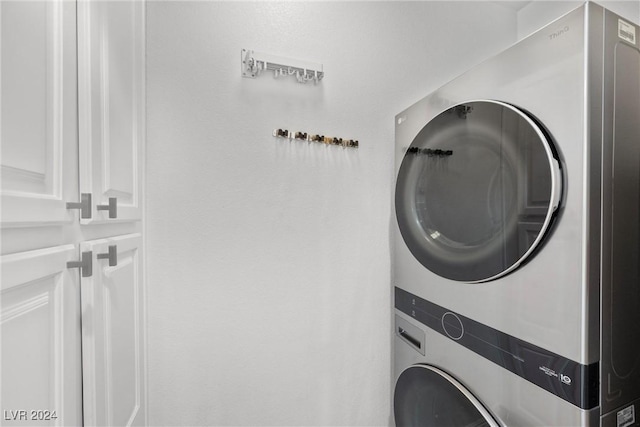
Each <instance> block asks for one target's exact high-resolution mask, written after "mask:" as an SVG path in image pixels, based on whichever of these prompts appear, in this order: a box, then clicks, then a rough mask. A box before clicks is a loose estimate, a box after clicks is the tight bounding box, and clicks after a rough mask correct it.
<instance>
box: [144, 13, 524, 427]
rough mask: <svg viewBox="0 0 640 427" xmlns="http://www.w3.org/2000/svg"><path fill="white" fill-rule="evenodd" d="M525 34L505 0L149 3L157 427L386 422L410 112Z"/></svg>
mask: <svg viewBox="0 0 640 427" xmlns="http://www.w3.org/2000/svg"><path fill="white" fill-rule="evenodd" d="M515 38H516V17H515V11H514V10H510V9H508V8H504V7H502V6H500V5H497V4H495V3H492V2H471V3H464V2H406V3H405V2H284V3H276V2H258V3H249V2H153V1H152V2H148V3H147V43H148V47H147V55H148V58H147V78H148V80H147V94H148V99H147V114H148V118H147V125H148V130H147V136H148V141H147V153H148V158H147V240H146V242H147V246H146V248H147V259H148V263H147V265H148V307H149V339H148V347H149V414H150V423H151V424H152V425H350V426H353V425H386V424H387V423H388V422H389V416H390V411H391V409H390V404H389V402H390V383H391V378H390V375H391V374H390V369H391V360H390V358H391V349H390V342H391V339H390V334H391V328H390V322H391V320H390V318H391V311H390V293H391V292H390V283H389V282H390V248H389V221H390V209H391V193H392V182H393V170H392V169H393V138H394V135H393V132H394V115H395V114H396V113H398V112H399V111H401V110H402V109H404V108H406V107H408V106H409V105H410V104H412V103H413V102H415V101H417V100H419V99H420V98H422V97H423V96H424V95H426V94H427V93H428V92H430V91H431V90H433V89H435V88H436V87H438V86H440V85H441V84H443V83H445V82H446V81H448V80H449V79H451V78H453V77H454V76H456V75H457V74H459V73H461V72H463V71H465V70H466V69H467V68H469V67H471V66H472V65H474V64H476V63H478V62H480V61H481V60H483V59H485V58H486V57H488V56H490V55H492V54H494V53H497V52H498V51H500V50H501V49H502V48H504V47H506V46H508V45H509V44H511V43H512V42H513V41H515ZM241 48H247V49H252V50H256V51H259V52H265V53H270V54H275V55H281V56H287V57H291V58H297V59H303V60H308V61H312V62H319V63H322V64H324V71H325V73H326V77H325V79H324V80H323V81H322V82H321V83H320V84H318V85H313V84H308V85H301V84H298V83H296V82H295V80H294V79H292V78H279V79H274V78H273V77H272V75H270V74H269V73H267V74H266V75H263V76H260V77H259V78H257V79H255V80H253V79H246V78H242V77H241V76H240V50H241ZM274 128H287V129H290V130H294V131H296V130H300V131H309V132H312V133H322V134H324V135H331V136H337V137H345V138H353V139H358V140H359V141H360V148H359V149H357V150H354V149H342V148H339V147H331V146H324V145H320V144H307V143H300V142H287V141H284V140H281V139H276V138H273V137H272V136H271V132H272V130H273V129H274Z"/></svg>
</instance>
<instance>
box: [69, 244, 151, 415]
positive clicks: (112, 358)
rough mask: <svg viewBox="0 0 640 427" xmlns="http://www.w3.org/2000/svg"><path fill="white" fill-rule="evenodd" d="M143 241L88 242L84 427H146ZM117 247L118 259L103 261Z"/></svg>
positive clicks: (84, 246)
mask: <svg viewBox="0 0 640 427" xmlns="http://www.w3.org/2000/svg"><path fill="white" fill-rule="evenodd" d="M141 242H142V239H141V235H140V234H130V235H125V236H118V237H114V238H108V239H100V240H93V241H89V242H83V243H82V244H81V250H82V251H83V252H84V251H92V252H93V261H94V263H93V275H92V276H91V277H83V278H82V279H81V280H82V357H83V361H82V368H83V395H84V424H85V426H95V425H100V426H105V425H108V426H125V425H126V426H129V425H144V424H145V422H146V421H145V391H144V390H145V384H144V381H145V374H144V373H145V366H144V327H143V323H144V303H143V301H144V291H143V283H142V253H141ZM109 246H115V247H116V248H115V253H114V254H117V256H116V257H115V258H114V259H113V261H115V263H114V262H112V263H111V264H116V265H109V264H110V260H109V259H106V258H102V257H103V256H107V254H108V253H109Z"/></svg>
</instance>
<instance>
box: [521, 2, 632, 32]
mask: <svg viewBox="0 0 640 427" xmlns="http://www.w3.org/2000/svg"><path fill="white" fill-rule="evenodd" d="M583 3H584V2H583V1H532V2H531V3H529V4H527V5H526V6H525V7H523V8H522V9H520V10H519V11H518V15H517V16H518V39H522V38H524V37H526V36H528V35H529V34H531V33H532V32H534V31H536V30H537V29H539V28H542V27H544V26H545V25H547V24H548V23H550V22H552V21H554V20H555V19H557V18H559V17H560V16H562V15H564V14H565V13H567V12H569V11H571V10H573V9H575V8H576V7H579V6H580V5H581V4H583ZM596 3H598V4H600V5H602V6H604V7H606V8H608V9H610V10H611V11H612V12H614V13H617V14H618V15H620V16H622V17H625V18H627V19H629V20H631V21H633V22H635V23H640V0H598V1H596Z"/></svg>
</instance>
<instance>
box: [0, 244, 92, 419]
mask: <svg viewBox="0 0 640 427" xmlns="http://www.w3.org/2000/svg"><path fill="white" fill-rule="evenodd" d="M77 257H78V251H77V249H75V247H74V246H73V245H65V246H59V247H55V248H51V249H42V250H37V251H29V252H23V253H18V254H12V255H5V256H3V257H0V259H1V260H2V261H1V265H2V284H1V286H2V288H1V293H0V295H1V299H0V301H1V311H0V313H1V314H0V331H1V332H0V336H1V337H2V338H1V346H0V348H1V349H2V357H1V358H0V360H1V367H0V370H1V371H2V383H1V393H0V394H1V395H2V405H1V406H2V408H0V409H1V410H2V414H3V421H4V424H3V425H23V426H25V425H34V424H38V425H79V424H80V422H81V419H82V417H81V410H82V409H81V403H82V401H81V398H82V388H81V386H82V382H81V371H80V366H81V364H80V363H81V360H80V358H81V355H80V288H79V274H78V272H77V270H67V268H66V263H67V261H71V260H73V259H74V258H77ZM12 411H13V412H12ZM19 411H26V413H20V412H19ZM31 411H51V413H49V417H46V418H49V419H46V420H39V419H38V417H39V416H40V413H37V412H36V413H35V414H33V413H32V412H31ZM53 412H55V414H54V413H53ZM7 414H8V415H7ZM34 415H35V417H34ZM42 415H46V414H42ZM51 415H53V416H51ZM54 417H55V418H54Z"/></svg>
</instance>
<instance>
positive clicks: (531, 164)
mask: <svg viewBox="0 0 640 427" xmlns="http://www.w3.org/2000/svg"><path fill="white" fill-rule="evenodd" d="M561 192H562V173H561V170H560V162H559V160H558V155H557V153H556V151H555V149H554V147H553V145H552V142H551V140H550V138H549V137H548V136H547V135H546V133H545V131H544V129H543V128H542V127H541V126H540V125H538V123H537V122H536V121H535V119H534V118H533V117H531V116H530V115H529V114H527V113H525V112H524V111H522V110H520V109H518V108H516V107H514V106H512V105H509V104H505V103H502V102H498V101H473V102H467V103H464V104H459V105H457V106H455V107H453V108H450V109H448V110H446V111H444V112H443V113H441V114H439V115H438V116H436V117H435V118H434V119H433V120H431V121H430V122H429V123H427V125H426V126H425V127H424V128H423V129H422V130H421V131H420V132H419V133H418V135H417V136H416V137H415V139H414V140H413V142H412V143H411V145H410V146H409V147H408V149H407V151H406V153H405V155H404V158H403V160H402V163H401V165H400V169H399V171H398V179H397V182H396V193H395V207H396V217H397V219H398V226H399V228H400V232H401V234H402V237H403V239H404V241H405V243H406V244H407V247H408V248H409V250H410V251H411V253H412V254H413V255H414V257H415V258H416V259H417V260H418V261H419V262H420V263H422V265H424V266H425V267H426V268H428V269H429V270H431V271H433V272H434V273H436V274H438V275H440V276H443V277H446V278H449V279H453V280H458V281H463V282H484V281H489V280H492V279H496V278H498V277H500V276H503V275H505V274H507V273H509V272H511V271H513V270H514V269H516V268H517V267H518V266H519V265H520V264H521V263H522V262H523V261H525V260H526V259H527V258H528V257H529V256H530V255H531V254H533V252H534V250H535V249H536V248H537V247H539V245H540V244H541V243H542V241H543V239H544V237H545V234H546V233H547V231H548V230H549V229H550V226H551V224H552V222H553V219H554V217H555V213H556V211H557V208H558V205H559V203H560V198H561Z"/></svg>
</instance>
